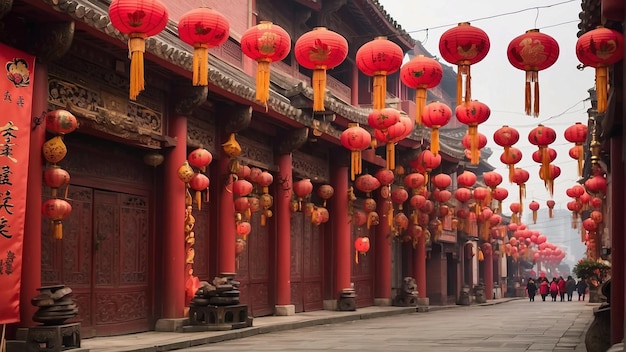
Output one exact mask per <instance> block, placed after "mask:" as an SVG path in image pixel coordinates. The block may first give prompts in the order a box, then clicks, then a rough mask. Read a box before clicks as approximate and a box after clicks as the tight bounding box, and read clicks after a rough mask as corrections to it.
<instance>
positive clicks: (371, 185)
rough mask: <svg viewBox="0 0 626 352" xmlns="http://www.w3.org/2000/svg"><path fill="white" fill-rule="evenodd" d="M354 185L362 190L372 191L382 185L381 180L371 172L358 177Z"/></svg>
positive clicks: (365, 191)
mask: <svg viewBox="0 0 626 352" xmlns="http://www.w3.org/2000/svg"><path fill="white" fill-rule="evenodd" d="M354 185H355V186H356V188H357V189H358V190H359V191H361V192H364V193H371V192H373V191H374V190H376V189H378V187H380V181H378V179H376V177H374V176H372V175H370V174H365V175H361V176H359V177H357V179H356V181H355V182H354Z"/></svg>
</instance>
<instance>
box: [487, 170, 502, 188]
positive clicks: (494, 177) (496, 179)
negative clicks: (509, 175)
mask: <svg viewBox="0 0 626 352" xmlns="http://www.w3.org/2000/svg"><path fill="white" fill-rule="evenodd" d="M483 181H484V182H485V185H487V186H488V187H489V188H491V189H494V188H496V187H498V186H499V185H500V184H501V183H502V175H500V174H499V173H497V172H495V171H488V172H485V173H483Z"/></svg>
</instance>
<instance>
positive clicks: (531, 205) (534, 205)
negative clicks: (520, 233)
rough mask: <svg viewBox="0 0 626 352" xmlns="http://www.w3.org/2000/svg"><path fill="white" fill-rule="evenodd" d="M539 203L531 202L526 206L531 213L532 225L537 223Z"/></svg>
mask: <svg viewBox="0 0 626 352" xmlns="http://www.w3.org/2000/svg"><path fill="white" fill-rule="evenodd" d="M539 206H540V205H539V203H538V202H536V201H534V200H533V201H532V202H530V203H529V204H528V208H529V209H530V210H531V211H532V212H533V224H536V223H537V211H538V210H539Z"/></svg>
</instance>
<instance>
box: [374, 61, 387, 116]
mask: <svg viewBox="0 0 626 352" xmlns="http://www.w3.org/2000/svg"><path fill="white" fill-rule="evenodd" d="M386 98H387V72H385V71H378V72H375V73H374V88H373V92H372V108H373V109H374V110H381V109H384V108H385V101H386Z"/></svg>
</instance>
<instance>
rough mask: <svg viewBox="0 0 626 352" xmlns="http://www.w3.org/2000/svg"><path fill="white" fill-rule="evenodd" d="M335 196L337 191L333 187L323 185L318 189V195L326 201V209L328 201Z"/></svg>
mask: <svg viewBox="0 0 626 352" xmlns="http://www.w3.org/2000/svg"><path fill="white" fill-rule="evenodd" d="M334 194H335V189H334V188H333V186H331V185H321V186H319V188H318V189H317V195H318V196H319V197H320V198H322V199H323V200H324V205H323V206H324V207H326V201H327V200H329V199H330V198H331V197H332V196H333V195H334Z"/></svg>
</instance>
